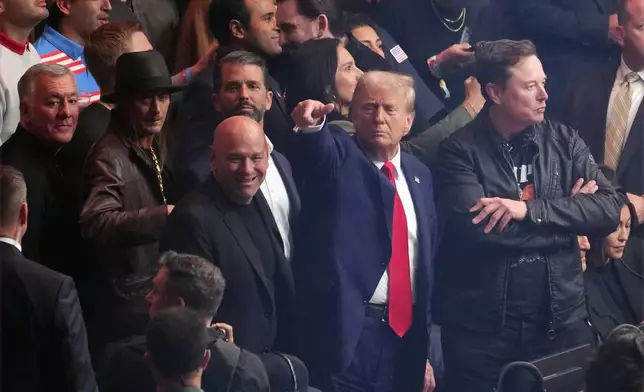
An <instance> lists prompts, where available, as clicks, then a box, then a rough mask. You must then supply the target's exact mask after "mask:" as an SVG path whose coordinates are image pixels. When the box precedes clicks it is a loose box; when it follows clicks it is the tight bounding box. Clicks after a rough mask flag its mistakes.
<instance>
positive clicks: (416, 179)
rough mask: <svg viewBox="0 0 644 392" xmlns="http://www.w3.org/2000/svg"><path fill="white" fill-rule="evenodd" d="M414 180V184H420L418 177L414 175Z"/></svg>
mask: <svg viewBox="0 0 644 392" xmlns="http://www.w3.org/2000/svg"><path fill="white" fill-rule="evenodd" d="M414 182H415V183H416V184H420V180H419V179H418V177H416V176H414Z"/></svg>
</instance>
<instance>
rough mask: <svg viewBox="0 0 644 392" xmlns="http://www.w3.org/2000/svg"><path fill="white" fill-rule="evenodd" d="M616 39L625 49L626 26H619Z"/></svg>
mask: <svg viewBox="0 0 644 392" xmlns="http://www.w3.org/2000/svg"><path fill="white" fill-rule="evenodd" d="M615 39H616V40H617V44H618V45H619V46H621V47H622V48H623V47H624V26H622V25H617V36H616V37H615Z"/></svg>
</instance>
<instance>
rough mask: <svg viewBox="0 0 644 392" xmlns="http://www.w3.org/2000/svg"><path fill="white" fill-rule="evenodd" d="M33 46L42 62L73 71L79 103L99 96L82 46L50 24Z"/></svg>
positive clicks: (86, 103)
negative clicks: (86, 63) (86, 64)
mask: <svg viewBox="0 0 644 392" xmlns="http://www.w3.org/2000/svg"><path fill="white" fill-rule="evenodd" d="M34 46H35V48H36V51H38V54H39V55H40V59H41V60H42V62H43V63H48V64H60V65H64V66H66V67H67V68H69V69H70V70H71V71H72V72H73V73H74V75H75V76H76V86H77V87H78V98H79V102H80V104H81V105H83V106H86V105H89V104H90V103H93V102H96V101H98V100H99V99H100V98H101V91H100V88H99V87H98V84H97V83H96V81H95V80H94V77H93V76H92V75H91V74H90V73H89V71H88V70H87V68H86V67H85V56H83V49H84V48H83V46H81V45H79V44H77V43H76V42H74V41H72V40H70V39H69V38H67V37H65V36H64V35H62V34H60V33H59V32H58V31H56V30H54V29H53V28H51V26H46V27H45V30H44V31H43V34H42V35H41V36H40V38H38V41H36V43H35V45H34Z"/></svg>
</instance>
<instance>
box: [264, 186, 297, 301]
mask: <svg viewBox="0 0 644 392" xmlns="http://www.w3.org/2000/svg"><path fill="white" fill-rule="evenodd" d="M255 197H256V198H257V202H258V203H259V210H260V213H261V215H262V220H263V221H264V222H265V223H266V225H267V226H269V227H268V230H269V233H272V234H273V235H271V236H270V237H271V245H272V246H273V251H274V252H275V255H276V257H277V260H276V273H277V274H279V275H280V277H282V278H283V282H284V283H286V285H287V288H288V289H289V290H290V291H294V290H295V284H294V283H293V273H292V272H291V266H290V264H289V263H288V260H286V256H285V255H284V244H282V243H281V241H280V240H279V238H280V232H279V230H278V228H277V223H275V219H274V218H273V214H272V213H271V209H270V207H269V206H268V203H267V202H266V198H264V196H263V195H262V193H261V192H257V194H256V195H255Z"/></svg>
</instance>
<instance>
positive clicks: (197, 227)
mask: <svg viewBox="0 0 644 392" xmlns="http://www.w3.org/2000/svg"><path fill="white" fill-rule="evenodd" d="M211 168H212V172H213V175H211V176H210V178H208V179H207V180H206V181H205V182H204V183H203V184H202V185H201V186H200V187H199V188H197V189H196V190H195V191H194V192H192V193H191V194H189V195H188V196H186V197H185V198H183V199H182V200H181V201H180V202H179V204H178V205H177V206H176V208H175V209H174V211H173V213H172V214H171V215H170V217H169V218H168V222H167V226H166V231H165V234H164V236H163V238H162V240H161V248H162V249H172V250H175V251H178V252H183V253H188V254H194V255H198V256H201V257H203V258H205V259H206V260H209V261H211V262H212V263H214V264H215V265H217V266H218V267H219V268H220V269H221V271H222V273H223V275H224V278H225V279H226V290H225V292H224V300H223V302H222V304H221V307H220V308H219V311H218V312H217V315H216V318H217V321H220V322H224V323H227V324H230V325H232V326H233V328H234V329H235V341H236V343H237V344H238V345H239V346H240V347H241V348H244V349H246V350H249V351H251V352H253V353H267V352H269V351H272V350H273V349H274V348H275V349H279V348H284V347H285V340H286V339H285V338H287V337H288V336H289V335H288V334H287V330H288V327H289V326H290V324H291V320H292V319H291V317H290V315H289V312H290V310H291V309H292V299H293V294H294V284H293V275H292V273H291V269H290V265H289V264H288V262H287V259H286V257H285V255H284V252H283V248H282V244H281V242H280V239H279V232H278V228H277V225H276V224H275V221H274V220H273V217H272V216H271V211H270V208H269V206H268V203H267V200H266V199H265V197H264V196H263V195H262V193H261V192H258V191H259V190H260V186H261V184H262V182H263V181H264V178H265V176H266V171H267V169H268V146H267V142H266V139H265V136H264V132H263V130H262V128H261V126H260V125H259V124H258V123H257V122H256V121H255V120H253V119H250V118H248V117H241V116H235V117H230V118H228V119H226V120H224V121H223V122H222V123H221V124H220V125H219V126H218V127H217V129H216V130H215V138H214V142H213V152H212V162H211Z"/></svg>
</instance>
